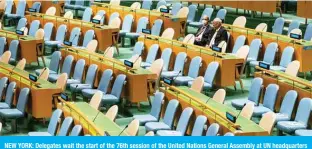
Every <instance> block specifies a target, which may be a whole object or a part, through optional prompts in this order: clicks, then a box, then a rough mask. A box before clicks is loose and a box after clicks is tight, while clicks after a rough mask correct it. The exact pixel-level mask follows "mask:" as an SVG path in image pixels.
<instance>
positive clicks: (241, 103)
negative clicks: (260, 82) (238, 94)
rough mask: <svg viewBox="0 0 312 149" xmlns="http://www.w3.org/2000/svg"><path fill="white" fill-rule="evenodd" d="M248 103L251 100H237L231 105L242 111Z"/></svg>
mask: <svg viewBox="0 0 312 149" xmlns="http://www.w3.org/2000/svg"><path fill="white" fill-rule="evenodd" d="M248 101H249V100H247V99H236V100H232V102H231V104H232V106H233V107H234V108H236V109H242V108H243V107H244V105H245V104H246V103H247V102H248Z"/></svg>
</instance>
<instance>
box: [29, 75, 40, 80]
mask: <svg viewBox="0 0 312 149" xmlns="http://www.w3.org/2000/svg"><path fill="white" fill-rule="evenodd" d="M29 79H30V80H31V81H34V82H37V80H38V78H37V76H35V75H33V74H29Z"/></svg>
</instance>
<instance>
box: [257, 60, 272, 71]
mask: <svg viewBox="0 0 312 149" xmlns="http://www.w3.org/2000/svg"><path fill="white" fill-rule="evenodd" d="M259 67H260V68H263V69H266V70H270V64H268V63H264V62H259Z"/></svg>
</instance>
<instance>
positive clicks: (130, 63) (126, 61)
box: [124, 60, 133, 68]
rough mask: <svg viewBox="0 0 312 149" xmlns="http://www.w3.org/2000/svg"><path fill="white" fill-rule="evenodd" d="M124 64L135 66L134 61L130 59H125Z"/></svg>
mask: <svg viewBox="0 0 312 149" xmlns="http://www.w3.org/2000/svg"><path fill="white" fill-rule="evenodd" d="M124 64H125V65H126V66H128V67H131V68H132V67H133V62H131V61H128V60H124Z"/></svg>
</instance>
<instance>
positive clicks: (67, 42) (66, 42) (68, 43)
mask: <svg viewBox="0 0 312 149" xmlns="http://www.w3.org/2000/svg"><path fill="white" fill-rule="evenodd" d="M64 45H67V46H72V42H70V41H64Z"/></svg>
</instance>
